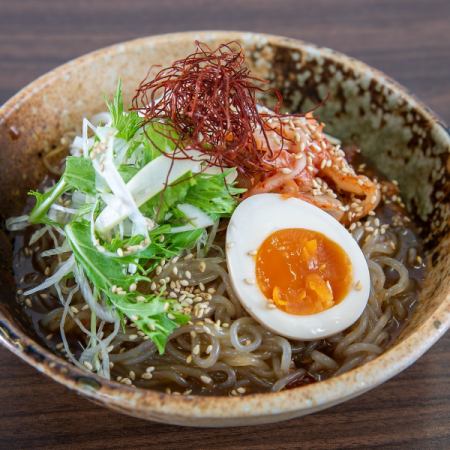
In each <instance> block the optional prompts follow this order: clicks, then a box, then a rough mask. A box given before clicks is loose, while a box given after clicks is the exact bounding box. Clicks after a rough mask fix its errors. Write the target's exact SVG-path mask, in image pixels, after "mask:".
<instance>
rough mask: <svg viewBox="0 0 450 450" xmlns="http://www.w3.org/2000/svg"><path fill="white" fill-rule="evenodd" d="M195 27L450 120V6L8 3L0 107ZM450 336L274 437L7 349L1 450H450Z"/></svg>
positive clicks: (406, 1)
mask: <svg viewBox="0 0 450 450" xmlns="http://www.w3.org/2000/svg"><path fill="white" fill-rule="evenodd" d="M195 29H239V30H252V31H260V32H268V33H274V34H283V35H287V36H291V37H296V38H301V39H304V40H307V41H311V42H315V43H317V44H320V45H324V46H327V47H332V48H335V49H337V50H340V51H343V52H345V53H347V54H350V55H352V56H355V57H357V58H360V59H362V60H364V61H366V62H368V63H369V64H371V65H373V66H375V67H377V68H379V69H381V70H384V71H385V72H387V73H388V74H389V75H391V76H393V77H394V78H395V79H397V80H398V81H400V82H401V83H403V84H404V85H406V86H407V87H408V88H409V89H410V90H412V91H413V92H415V93H416V94H417V95H418V96H419V97H420V98H422V99H423V100H425V102H426V103H428V104H429V105H430V106H431V107H432V108H433V109H434V110H435V111H436V112H437V113H439V114H440V115H441V116H442V117H443V119H444V120H446V121H447V123H449V122H450V44H449V43H450V1H449V0H433V1H425V0H395V1H394V0H364V1H363V0H340V1H332V0H329V1H327V0H314V1H311V0H309V1H294V0H292V1H279V2H278V1H276V0H272V1H267V0H245V1H244V0H226V1H220V0H215V1H214V0H213V1H207V0H188V1H175V0H132V1H125V0H123V1H120V0H71V1H64V0H52V1H42V0H41V1H39V0H20V1H19V0H15V1H13V0H0V102H3V101H4V100H6V99H7V98H8V97H10V96H11V95H13V94H14V93H15V92H16V91H17V90H18V89H20V88H21V87H22V86H24V85H25V84H27V83H28V82H30V81H32V80H33V79H34V78H35V77H37V76H39V75H41V74H42V73H44V72H46V71H48V70H50V69H52V68H53V67H55V66H57V65H59V64H61V63H63V62H65V61H67V60H69V59H71V58H73V57H76V56H79V55H81V54H83V53H85V52H88V51H91V50H94V49H96V48H99V47H102V46H105V45H109V44H111V43H115V42H118V41H122V40H127V39H131V38H134V37H138V36H144V35H150V34H158V33H166V32H172V31H181V30H195ZM449 361H450V336H448V335H447V336H446V337H444V338H443V339H442V340H441V341H440V342H439V343H438V344H437V345H436V346H435V347H433V349H432V350H430V351H429V352H428V353H427V354H426V355H425V356H424V357H422V358H421V359H420V361H418V362H417V363H416V364H415V365H414V366H413V367H411V368H410V369H408V370H406V371H405V372H403V373H402V374H401V375H399V376H397V377H396V378H395V379H393V380H391V381H389V382H388V383H385V384H384V385H383V386H381V387H378V388H377V389H375V390H373V391H371V392H370V393H367V394H365V395H363V396H362V397H359V398H357V399H355V400H352V401H349V402H347V403H345V404H343V405H340V406H337V407H335V408H332V409H329V410H327V411H323V412H321V413H318V414H315V415H313V416H308V417H304V418H301V419H297V420H291V421H289V422H285V423H280V424H275V425H269V426H264V427H251V428H234V429H225V430H207V429H206V430H205V429H186V428H180V427H173V426H166V425H158V424H153V423H148V422H144V421H141V420H137V419H133V418H129V417H125V416H121V415H118V414H115V413H112V412H109V411H107V410H105V409H102V408H100V407H98V406H95V405H93V404H91V403H90V402H88V401H87V400H84V399H82V398H79V397H78V396H77V395H76V394H74V393H72V392H68V391H67V390H66V389H65V388H63V387H62V386H59V385H57V384H56V383H54V382H53V381H50V380H49V379H47V378H45V377H44V376H42V375H40V374H38V373H37V372H36V371H35V370H34V369H32V368H30V367H28V366H27V365H25V364H24V363H22V362H21V361H19V359H17V358H16V357H14V356H13V355H12V354H10V353H9V352H7V351H6V350H3V349H0V448H5V449H12V448H47V449H50V448H62V447H63V446H64V447H66V448H67V447H69V448H72V447H73V448H77V449H79V448H102V449H104V448H145V447H148V448H153V447H154V448H161V449H172V448H183V449H188V448H226V449H230V448H244V449H249V448H258V449H259V448H264V449H285V448H300V447H301V448H338V447H340V448H367V447H383V448H407V449H412V448H417V449H429V448H450V377H449V366H450V364H449Z"/></svg>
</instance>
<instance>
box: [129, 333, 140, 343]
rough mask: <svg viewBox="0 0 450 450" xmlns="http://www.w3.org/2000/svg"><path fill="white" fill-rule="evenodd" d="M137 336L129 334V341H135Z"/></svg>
mask: <svg viewBox="0 0 450 450" xmlns="http://www.w3.org/2000/svg"><path fill="white" fill-rule="evenodd" d="M137 338H138V335H137V334H130V336H129V339H130V341H135V340H136V339H137Z"/></svg>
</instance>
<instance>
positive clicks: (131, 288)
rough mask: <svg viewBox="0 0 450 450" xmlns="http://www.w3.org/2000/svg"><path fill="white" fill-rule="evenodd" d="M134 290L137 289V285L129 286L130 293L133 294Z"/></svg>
mask: <svg viewBox="0 0 450 450" xmlns="http://www.w3.org/2000/svg"><path fill="white" fill-rule="evenodd" d="M136 289H137V284H136V283H132V284H131V285H130V288H129V290H130V292H134V291H135V290H136Z"/></svg>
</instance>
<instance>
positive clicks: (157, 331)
mask: <svg viewBox="0 0 450 450" xmlns="http://www.w3.org/2000/svg"><path fill="white" fill-rule="evenodd" d="M65 233H66V236H67V240H68V243H69V246H70V248H71V249H72V252H73V254H74V256H75V260H76V262H77V264H78V266H79V267H80V268H81V269H82V270H83V271H84V272H85V273H86V275H87V277H88V279H89V281H90V282H91V283H92V284H93V285H94V287H95V288H96V290H97V291H98V292H100V293H102V294H103V295H104V297H105V298H106V299H107V300H108V301H109V302H110V303H111V304H112V305H114V306H115V308H116V309H117V310H118V311H119V312H120V313H121V314H123V315H125V316H127V317H128V318H129V319H130V320H132V321H133V322H134V323H136V324H137V326H138V327H139V328H140V329H141V330H142V331H143V332H144V333H146V334H147V335H148V336H150V338H151V339H152V340H153V342H154V343H155V344H156V346H157V348H158V351H159V352H160V353H163V352H164V348H165V344H166V342H167V338H168V336H169V335H170V334H171V333H172V331H173V330H174V329H175V328H177V327H178V326H180V325H183V324H185V323H187V321H188V320H189V316H186V315H185V314H182V313H180V312H179V311H178V310H177V308H176V305H177V304H176V302H175V301H173V300H168V299H164V298H161V297H160V296H157V295H145V294H142V293H140V292H136V291H132V292H130V291H129V289H130V286H131V285H132V284H137V283H139V282H141V281H145V280H146V279H145V277H143V276H142V275H140V274H135V275H132V274H129V273H126V272H125V273H124V268H123V264H122V263H121V261H120V259H119V258H111V257H107V256H105V255H103V254H102V253H101V252H99V251H98V250H97V249H96V248H95V247H94V245H93V244H92V241H91V237H90V227H89V223H88V222H87V221H80V222H73V223H69V224H68V225H66V227H65ZM117 288H121V290H122V291H123V292H124V294H123V295H119V294H117V293H116V292H117ZM138 296H139V297H140V298H141V301H138V300H137V297H138ZM142 298H145V300H144V301H142ZM169 315H170V317H169Z"/></svg>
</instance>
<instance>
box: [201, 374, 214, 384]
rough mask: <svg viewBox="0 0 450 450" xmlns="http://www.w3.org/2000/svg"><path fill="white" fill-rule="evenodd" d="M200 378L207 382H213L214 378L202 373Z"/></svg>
mask: <svg viewBox="0 0 450 450" xmlns="http://www.w3.org/2000/svg"><path fill="white" fill-rule="evenodd" d="M200 380H202V382H203V383H205V384H211V383H212V378H210V377H208V376H207V375H202V376H201V377H200Z"/></svg>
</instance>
